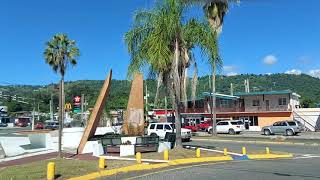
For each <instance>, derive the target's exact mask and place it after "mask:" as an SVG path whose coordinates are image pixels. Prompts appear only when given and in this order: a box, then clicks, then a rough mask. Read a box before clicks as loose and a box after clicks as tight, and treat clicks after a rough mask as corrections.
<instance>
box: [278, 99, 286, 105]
mask: <svg viewBox="0 0 320 180" xmlns="http://www.w3.org/2000/svg"><path fill="white" fill-rule="evenodd" d="M279 105H280V106H283V105H287V98H279Z"/></svg>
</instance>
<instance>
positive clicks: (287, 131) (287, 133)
mask: <svg viewBox="0 0 320 180" xmlns="http://www.w3.org/2000/svg"><path fill="white" fill-rule="evenodd" d="M286 135H287V136H293V135H294V132H293V131H292V130H291V129H288V130H286Z"/></svg>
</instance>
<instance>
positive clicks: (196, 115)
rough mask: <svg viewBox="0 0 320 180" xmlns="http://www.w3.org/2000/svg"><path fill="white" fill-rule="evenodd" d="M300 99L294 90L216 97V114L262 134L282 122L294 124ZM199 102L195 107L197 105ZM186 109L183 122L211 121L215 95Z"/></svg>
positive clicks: (205, 94) (191, 104)
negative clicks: (290, 121) (269, 126)
mask: <svg viewBox="0 0 320 180" xmlns="http://www.w3.org/2000/svg"><path fill="white" fill-rule="evenodd" d="M299 98H300V96H299V95H298V94H296V93H294V92H292V91H290V90H281V91H263V92H238V93H234V95H233V96H231V95H225V94H218V93H217V94H216V114H217V121H219V120H226V119H229V120H241V121H243V122H244V123H245V127H246V129H248V130H252V131H260V130H261V127H263V126H266V125H271V124H273V123H274V122H276V121H280V120H293V113H292V112H293V110H294V109H295V108H298V107H299V106H300V104H299ZM193 102H195V103H193ZM187 104H188V105H187V107H183V108H182V116H183V118H184V119H183V122H184V123H186V122H189V121H192V122H201V121H204V120H210V119H211V114H212V113H211V104H212V94H211V93H203V96H202V97H199V98H198V99H196V100H194V101H188V103H187Z"/></svg>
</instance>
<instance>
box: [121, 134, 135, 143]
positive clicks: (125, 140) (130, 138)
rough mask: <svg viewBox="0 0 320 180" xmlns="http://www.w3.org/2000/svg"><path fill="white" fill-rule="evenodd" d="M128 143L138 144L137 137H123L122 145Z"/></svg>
mask: <svg viewBox="0 0 320 180" xmlns="http://www.w3.org/2000/svg"><path fill="white" fill-rule="evenodd" d="M128 141H130V143H131V144H136V143H137V137H136V136H132V137H121V143H122V144H125V143H127V142H128Z"/></svg>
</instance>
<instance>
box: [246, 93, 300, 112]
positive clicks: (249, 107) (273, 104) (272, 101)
mask: <svg viewBox="0 0 320 180" xmlns="http://www.w3.org/2000/svg"><path fill="white" fill-rule="evenodd" d="M242 98H243V99H244V103H245V111H246V112H257V111H288V110H291V106H292V105H291V104H297V103H298V102H297V101H298V100H297V101H296V100H295V101H293V100H290V99H289V94H279V95H277V94H275V95H264V98H263V95H257V96H243V97H242ZM279 98H286V102H287V103H286V105H279ZM253 100H259V101H260V106H253ZM266 100H269V108H267V106H266Z"/></svg>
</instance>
